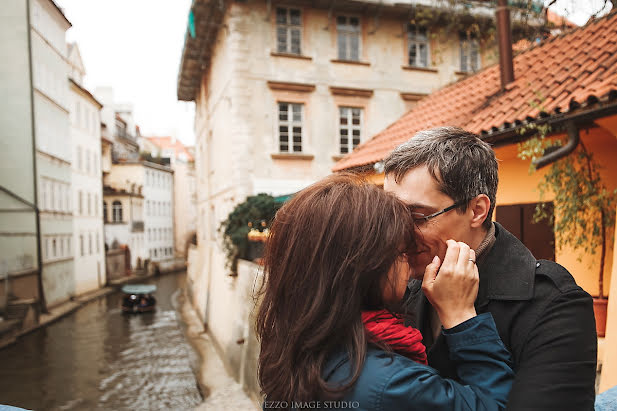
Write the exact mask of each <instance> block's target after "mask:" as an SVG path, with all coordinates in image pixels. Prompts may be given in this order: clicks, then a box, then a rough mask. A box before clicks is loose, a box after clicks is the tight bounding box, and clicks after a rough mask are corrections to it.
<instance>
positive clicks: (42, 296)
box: [26, 0, 49, 314]
mask: <svg viewBox="0 0 617 411" xmlns="http://www.w3.org/2000/svg"><path fill="white" fill-rule="evenodd" d="M26 13H27V22H28V27H27V28H28V66H29V70H30V126H31V127H32V174H33V175H34V213H35V216H36V219H35V220H36V255H37V256H36V261H37V265H38V268H39V276H38V281H37V285H38V289H39V306H40V309H41V312H42V313H43V314H48V313H49V311H48V310H47V302H46V300H45V289H44V287H43V257H42V255H41V214H40V211H39V206H38V204H39V200H38V174H37V168H36V137H35V135H36V131H35V128H34V127H35V120H34V80H33V78H32V70H33V67H32V28H31V25H30V24H31V23H30V0H27V1H26Z"/></svg>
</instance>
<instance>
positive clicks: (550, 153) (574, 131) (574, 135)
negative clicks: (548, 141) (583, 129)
mask: <svg viewBox="0 0 617 411" xmlns="http://www.w3.org/2000/svg"><path fill="white" fill-rule="evenodd" d="M566 130H567V132H568V142H567V143H566V145H565V146H562V147H559V148H556V149H553V150H550V148H549V149H547V150H545V152H544V153H545V154H544V155H543V156H542V157H540V158H538V159H535V160H533V161H532V164H533V165H534V166H535V167H536V170H539V169H541V168H542V167H546V166H548V165H549V164H551V163H554V162H555V161H557V160H560V159H562V158H564V157H565V156H567V155H569V154H570V153H572V152H573V151H574V150H575V149H576V147H578V144H579V142H580V141H581V138H580V135H579V132H578V127H577V126H576V124H574V122H573V121H568V122H566Z"/></svg>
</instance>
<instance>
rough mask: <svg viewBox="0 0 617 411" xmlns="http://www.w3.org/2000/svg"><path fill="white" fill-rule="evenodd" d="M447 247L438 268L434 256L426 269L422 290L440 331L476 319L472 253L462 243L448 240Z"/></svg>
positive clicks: (475, 282)
mask: <svg viewBox="0 0 617 411" xmlns="http://www.w3.org/2000/svg"><path fill="white" fill-rule="evenodd" d="M446 244H447V245H448V249H447V250H446V255H445V257H444V260H443V263H442V264H441V267H440V266H439V262H440V261H439V257H437V256H435V258H434V259H433V261H432V262H431V263H430V264H429V265H428V266H426V270H425V272H424V279H423V281H422V290H423V291H424V295H425V296H426V298H428V300H429V301H430V303H431V304H432V305H433V307H434V308H435V311H437V314H438V315H439V319H440V320H441V324H442V325H443V327H444V328H452V327H455V326H457V325H459V324H460V323H462V322H465V321H467V320H469V319H470V318H473V317H475V316H476V309H475V307H474V302H475V300H476V297H477V295H478V284H479V277H478V267H477V266H476V264H475V261H476V254H475V252H474V251H473V250H472V249H470V248H469V246H468V245H467V244H465V243H462V242H456V241H454V240H448V241H446Z"/></svg>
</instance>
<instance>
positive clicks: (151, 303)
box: [122, 284, 156, 313]
mask: <svg viewBox="0 0 617 411" xmlns="http://www.w3.org/2000/svg"><path fill="white" fill-rule="evenodd" d="M155 291H156V285H152V284H127V285H125V286H123V287H122V292H123V293H124V294H126V295H125V296H124V298H123V299H122V311H124V312H125V313H145V312H148V311H154V308H155V306H156V298H154V296H153V295H152V294H153V293H154V292H155Z"/></svg>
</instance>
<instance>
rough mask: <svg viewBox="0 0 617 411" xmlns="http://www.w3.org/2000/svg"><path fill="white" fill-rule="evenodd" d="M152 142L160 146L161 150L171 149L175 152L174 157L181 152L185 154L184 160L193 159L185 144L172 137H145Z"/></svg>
mask: <svg viewBox="0 0 617 411" xmlns="http://www.w3.org/2000/svg"><path fill="white" fill-rule="evenodd" d="M145 138H146V139H147V140H148V141H150V142H151V143H152V144H154V145H156V146H157V147H159V148H161V150H167V149H172V150H174V152H175V153H176V158H178V156H180V154H181V153H184V154H185V155H186V161H193V155H192V154H191V153H190V152H189V150H187V148H186V146H185V145H184V144H182V142H181V141H180V140H178V139H176V138H173V137H145Z"/></svg>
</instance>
